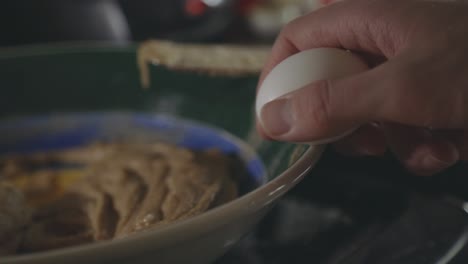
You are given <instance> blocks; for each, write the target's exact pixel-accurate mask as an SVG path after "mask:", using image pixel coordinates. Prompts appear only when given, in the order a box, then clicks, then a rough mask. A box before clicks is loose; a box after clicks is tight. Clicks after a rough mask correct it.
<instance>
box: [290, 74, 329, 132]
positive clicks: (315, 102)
mask: <svg viewBox="0 0 468 264" xmlns="http://www.w3.org/2000/svg"><path fill="white" fill-rule="evenodd" d="M310 89H314V90H313V93H310V92H309V93H308V94H305V95H303V96H298V97H296V100H295V102H294V103H293V113H294V118H295V121H297V122H303V126H305V128H306V130H307V131H308V132H309V133H310V134H312V136H317V137H319V136H322V135H325V134H327V133H328V132H329V131H330V121H331V120H330V94H329V89H328V81H319V82H317V83H315V84H314V85H313V87H311V88H310Z"/></svg>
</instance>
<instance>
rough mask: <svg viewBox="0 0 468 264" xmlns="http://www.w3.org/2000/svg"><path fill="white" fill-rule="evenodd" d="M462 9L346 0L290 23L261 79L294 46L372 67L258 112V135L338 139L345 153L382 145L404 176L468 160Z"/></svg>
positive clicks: (404, 0) (467, 55)
mask: <svg viewBox="0 0 468 264" xmlns="http://www.w3.org/2000/svg"><path fill="white" fill-rule="evenodd" d="M467 14H468V4H467V3H466V2H465V3H464V2H462V1H440V0H439V1H430V0H427V1H418V0H392V1H388V0H345V1H341V2H337V3H334V4H332V5H329V6H327V7H324V8H321V9H319V10H317V11H314V12H312V13H310V14H308V15H306V16H303V17H300V18H298V19H296V20H294V21H292V22H291V23H289V24H288V25H287V26H286V27H285V28H284V29H283V30H282V32H281V33H280V35H279V37H278V38H277V40H276V42H275V44H274V46H273V49H272V53H271V56H270V59H269V61H268V62H267V64H266V65H265V68H264V71H263V72H262V75H261V76H260V83H261V82H262V80H263V79H264V78H265V76H266V75H267V74H268V73H269V72H270V71H271V70H272V68H273V67H274V66H275V65H277V64H278V63H279V62H281V61H282V60H284V59H285V58H287V57H289V56H291V55H292V54H295V53H297V52H299V51H302V50H307V49H312V48H318V47H335V48H342V49H348V50H351V51H353V52H355V53H357V54H360V55H361V56H362V58H363V59H365V60H366V61H367V62H368V63H369V66H371V69H370V70H369V71H366V72H364V73H362V74H358V75H355V76H350V77H347V78H343V79H336V80H322V81H319V82H315V83H312V84H310V85H307V86H306V87H304V88H302V89H299V90H297V91H295V92H293V93H290V94H287V95H285V96H284V97H282V98H280V99H278V100H275V101H272V102H270V103H268V104H266V105H265V106H264V108H263V109H262V113H261V119H262V124H263V126H262V125H258V130H259V132H260V133H261V134H262V135H263V136H264V137H266V138H269V139H273V140H280V141H291V142H307V141H313V140H317V139H320V138H325V137H331V136H336V135H339V134H341V133H343V132H345V131H347V130H349V129H351V128H353V127H356V126H360V129H358V130H357V131H356V132H355V133H353V134H352V135H350V136H348V137H347V138H345V139H343V140H341V141H339V142H336V143H335V144H334V146H335V148H336V149H338V150H339V151H341V152H343V153H346V154H350V155H381V154H383V153H384V152H385V151H386V150H387V148H389V149H390V150H391V151H393V152H394V153H395V155H396V156H397V157H398V158H399V159H400V160H401V161H402V163H403V164H404V165H405V166H406V167H407V168H408V169H409V170H411V171H413V172H414V173H416V174H421V175H431V174H434V173H437V172H439V171H441V170H443V169H445V168H448V167H450V166H451V165H453V164H454V163H456V162H457V161H458V160H460V159H462V160H467V159H468V133H467V130H468V52H467V50H466V49H467V47H468V27H467V26H466V25H468V16H467Z"/></svg>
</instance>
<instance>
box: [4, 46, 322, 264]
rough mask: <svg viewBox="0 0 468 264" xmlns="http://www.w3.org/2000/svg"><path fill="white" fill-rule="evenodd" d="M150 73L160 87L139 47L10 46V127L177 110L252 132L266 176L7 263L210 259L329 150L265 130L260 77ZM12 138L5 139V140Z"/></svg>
mask: <svg viewBox="0 0 468 264" xmlns="http://www.w3.org/2000/svg"><path fill="white" fill-rule="evenodd" d="M150 73H151V87H149V89H143V88H142V87H141V85H140V80H139V72H138V68H137V64H136V48H135V47H102V46H101V47H100V46H96V45H94V46H54V47H52V46H44V47H23V48H13V49H8V50H3V51H0V89H1V91H2V95H1V97H0V116H1V119H0V127H1V124H2V122H6V120H9V122H10V121H11V120H16V119H18V120H19V119H24V118H30V117H37V116H54V115H56V114H61V115H64V114H65V115H66V114H67V113H83V114H88V115H89V114H91V115H92V114H95V113H107V112H118V113H128V114H138V115H146V116H151V115H155V116H160V115H163V116H173V117H176V118H183V119H185V120H186V119H188V120H193V121H196V122H201V123H204V124H209V125H210V126H213V127H216V128H217V129H220V130H225V131H227V132H229V133H230V134H232V135H233V136H235V137H237V138H240V139H242V140H243V141H244V143H246V145H248V146H250V148H251V149H253V150H254V151H255V152H256V153H257V154H258V156H259V157H260V159H261V160H262V161H263V164H264V166H265V168H266V180H265V181H264V182H263V183H262V184H261V185H260V186H258V187H256V188H255V189H254V190H251V191H249V192H248V193H245V194H243V195H242V196H241V197H239V198H237V199H236V200H234V201H232V202H229V203H227V204H225V205H222V206H220V207H217V208H214V209H212V210H210V211H208V212H206V213H203V214H201V215H199V216H196V217H193V218H190V219H187V220H184V221H180V222H177V223H175V224H172V225H170V226H167V227H164V228H160V229H157V230H150V231H146V232H142V233H139V234H135V235H133V236H129V237H127V238H124V239H119V240H115V241H107V242H98V243H92V244H88V245H82V246H76V247H70V248H64V249H59V250H52V251H47V252H42V253H33V254H28V255H22V256H13V257H4V258H0V263H85V262H86V263H89V264H90V263H171V264H172V263H210V262H211V261H213V260H214V259H216V258H217V257H219V256H220V255H222V254H223V253H224V252H226V251H227V250H229V249H230V248H231V247H232V246H233V245H234V244H235V243H236V242H237V241H238V240H239V239H240V238H241V237H242V236H243V235H245V234H246V233H247V232H248V231H249V230H251V229H252V228H253V226H254V225H255V224H256V223H258V221H259V220H260V219H261V217H263V216H264V215H265V213H266V212H267V211H268V210H269V209H271V207H272V206H273V205H274V204H275V201H276V200H277V199H278V198H279V197H281V196H282V195H283V194H284V193H286V192H287V191H288V190H289V189H291V188H292V187H293V186H294V185H295V184H297V183H298V182H299V181H300V179H302V177H304V175H305V174H306V173H307V172H308V171H309V170H310V169H311V167H312V166H313V165H314V164H315V162H316V161H317V160H318V159H319V157H320V154H321V153H322V151H323V147H322V146H317V147H310V146H307V145H294V144H287V143H279V142H271V141H265V140H262V139H261V138H260V137H259V136H258V134H257V133H256V130H255V119H254V99H255V87H256V84H257V76H220V75H218V76H212V75H208V74H203V73H194V72H188V71H177V70H171V69H168V68H166V67H164V66H154V65H153V66H151V69H150ZM122 127H123V128H121V129H125V126H122ZM11 133H15V131H14V130H12V132H11ZM2 142H3V143H2ZM2 145H3V146H2ZM7 147H8V146H7V144H6V143H5V141H2V140H0V149H2V148H3V149H5V148H7Z"/></svg>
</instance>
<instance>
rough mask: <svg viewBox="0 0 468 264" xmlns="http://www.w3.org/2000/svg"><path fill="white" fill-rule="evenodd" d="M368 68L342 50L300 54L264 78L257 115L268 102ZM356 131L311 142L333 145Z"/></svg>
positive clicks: (310, 51)
mask: <svg viewBox="0 0 468 264" xmlns="http://www.w3.org/2000/svg"><path fill="white" fill-rule="evenodd" d="M367 69H368V67H367V65H366V63H364V62H363V61H362V60H361V59H360V58H359V57H358V56H356V55H354V54H352V53H351V52H348V51H345V50H341V49H335V48H317V49H311V50H306V51H302V52H299V53H296V54H294V55H292V56H290V57H288V58H286V59H285V60H283V61H282V62H281V63H279V64H278V65H276V67H275V68H273V70H272V71H271V72H270V73H269V74H268V75H267V76H266V78H265V79H264V81H263V83H262V84H261V86H260V88H259V91H258V94H257V99H256V105H255V108H256V113H257V116H258V117H260V113H261V110H262V108H263V106H264V105H265V104H266V103H268V102H271V101H273V100H275V99H277V98H279V97H281V96H283V95H285V94H288V93H290V92H293V91H295V90H297V89H300V88H303V87H304V86H306V85H307V84H309V83H312V82H314V81H318V80H325V79H336V78H342V77H345V76H348V75H352V74H357V73H360V72H363V71H365V70H367ZM259 120H261V119H260V118H259ZM260 122H261V121H260ZM352 131H354V129H353V130H352ZM352 131H348V132H346V133H344V134H343V135H339V136H336V137H332V138H325V139H320V140H317V141H314V142H308V143H309V144H313V145H315V144H325V143H329V142H332V141H335V140H337V139H339V138H341V137H344V136H346V135H348V134H349V133H351V132H352Z"/></svg>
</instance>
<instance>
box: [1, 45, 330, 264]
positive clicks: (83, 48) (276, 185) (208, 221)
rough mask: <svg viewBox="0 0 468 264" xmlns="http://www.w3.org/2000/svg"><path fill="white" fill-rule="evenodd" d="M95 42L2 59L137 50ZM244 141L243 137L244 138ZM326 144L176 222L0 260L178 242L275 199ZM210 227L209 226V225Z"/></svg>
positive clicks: (11, 52)
mask: <svg viewBox="0 0 468 264" xmlns="http://www.w3.org/2000/svg"><path fill="white" fill-rule="evenodd" d="M93 45H94V44H89V43H87V44H84V45H81V44H66V45H60V44H57V45H39V46H38V45H28V46H22V47H13V48H6V49H0V60H1V59H9V58H18V57H28V56H47V55H55V54H68V53H82V52H122V53H134V52H136V49H135V46H127V47H122V46H118V47H117V46H115V45H108V46H107V45H105V44H104V45H102V46H101V45H98V46H97V47H96V46H93ZM241 141H242V142H244V141H243V140H241ZM324 149H325V145H316V146H310V147H309V148H308V149H307V150H306V151H305V152H304V153H303V154H302V155H301V156H300V157H299V158H298V159H297V160H296V162H294V163H293V164H292V165H291V166H290V167H288V168H287V169H286V170H285V171H283V172H282V173H280V174H279V175H277V176H276V177H275V178H274V179H272V180H271V181H268V182H265V183H264V184H262V185H260V186H259V187H257V188H255V189H254V190H252V191H250V192H249V193H247V194H244V195H243V196H241V197H239V198H237V199H235V200H233V201H230V202H228V203H225V204H223V205H221V206H218V207H216V208H213V209H210V210H209V211H207V212H204V213H202V214H200V215H197V216H194V217H191V218H189V219H186V220H181V221H179V222H176V223H173V224H171V225H168V226H166V227H162V228H158V229H154V230H147V231H145V232H141V233H135V234H132V235H131V236H128V237H124V238H120V239H115V240H110V241H102V242H93V243H89V244H83V245H77V246H72V247H66V248H61V249H55V250H50V251H44V252H38V253H30V254H25V255H14V256H5V257H2V258H0V263H33V262H35V261H52V260H54V259H61V258H64V257H69V258H70V257H80V256H81V257H82V256H83V255H86V256H91V255H94V254H102V253H105V254H116V252H131V251H135V249H137V248H140V249H144V248H145V247H148V241H151V247H153V248H157V247H161V246H168V245H171V244H174V243H177V242H179V241H181V240H183V239H184V237H186V236H188V234H191V235H195V236H201V235H203V234H204V232H206V230H210V229H213V228H216V227H219V226H222V225H225V224H227V223H229V222H231V221H233V219H237V218H239V217H244V216H247V215H248V214H249V213H250V212H254V211H258V210H260V209H262V208H264V207H266V206H270V205H273V204H274V202H275V201H276V200H277V199H278V198H279V197H281V196H283V195H284V194H285V193H286V192H287V191H289V190H290V189H291V188H292V187H294V186H295V185H296V184H298V183H299V182H300V180H301V179H303V178H304V177H305V176H306V175H307V173H308V172H309V171H310V170H311V169H312V168H313V167H314V166H315V164H316V163H317V162H318V160H319V159H320V157H321V155H322V153H323V151H324ZM206 227H208V228H206Z"/></svg>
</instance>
